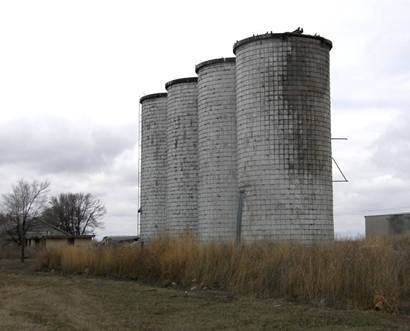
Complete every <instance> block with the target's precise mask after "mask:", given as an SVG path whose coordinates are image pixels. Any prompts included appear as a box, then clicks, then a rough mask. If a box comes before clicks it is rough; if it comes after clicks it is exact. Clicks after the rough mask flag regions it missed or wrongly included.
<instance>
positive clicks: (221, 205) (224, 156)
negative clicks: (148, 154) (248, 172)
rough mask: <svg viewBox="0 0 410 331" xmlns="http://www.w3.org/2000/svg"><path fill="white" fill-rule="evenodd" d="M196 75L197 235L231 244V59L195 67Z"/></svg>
mask: <svg viewBox="0 0 410 331" xmlns="http://www.w3.org/2000/svg"><path fill="white" fill-rule="evenodd" d="M196 73H197V74H198V155H199V187H198V234H199V238H200V239H202V240H215V241H220V240H234V239H235V231H236V230H235V229H236V219H237V208H238V195H239V193H238V183H237V164H236V119H235V116H236V92H235V58H220V59H214V60H209V61H205V62H202V63H200V64H198V65H197V66H196Z"/></svg>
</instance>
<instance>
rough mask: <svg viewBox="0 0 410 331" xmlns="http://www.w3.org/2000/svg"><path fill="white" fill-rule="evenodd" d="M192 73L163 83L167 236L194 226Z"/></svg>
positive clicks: (194, 81) (195, 123)
mask: <svg viewBox="0 0 410 331" xmlns="http://www.w3.org/2000/svg"><path fill="white" fill-rule="evenodd" d="M197 81H198V79H197V78H196V77H189V78H181V79H176V80H172V81H170V82H168V83H166V85H165V88H166V89H167V91H168V101H167V125H168V127H167V226H168V233H169V234H170V235H171V236H176V235H180V234H183V233H185V232H188V231H189V232H191V233H193V234H195V235H196V234H197V228H198V89H197Z"/></svg>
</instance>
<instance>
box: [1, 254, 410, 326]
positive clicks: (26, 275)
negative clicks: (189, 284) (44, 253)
mask: <svg viewBox="0 0 410 331" xmlns="http://www.w3.org/2000/svg"><path fill="white" fill-rule="evenodd" d="M33 263H34V262H33V261H28V263H26V264H25V265H24V266H22V265H21V264H20V263H19V262H18V261H16V260H4V259H3V260H0V330H12V331H13V330H306V329H315V330H346V329H349V330H410V316H409V315H404V314H400V315H397V314H389V313H384V312H376V311H370V310H369V311H361V310H337V309H330V308H326V307H320V306H314V305H302V304H292V303H290V302H286V301H284V300H275V299H255V298H252V297H245V296H233V295H231V294H230V293H227V292H221V291H210V290H205V291H203V290H192V291H187V292H186V291H184V290H178V289H173V288H160V287H152V286H147V285H144V284H141V283H140V282H137V281H132V280H116V279H109V278H103V277H87V276H84V275H63V274H58V273H55V272H35V271H33V270H34V268H33Z"/></svg>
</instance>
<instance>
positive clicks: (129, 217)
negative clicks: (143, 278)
mask: <svg viewBox="0 0 410 331" xmlns="http://www.w3.org/2000/svg"><path fill="white" fill-rule="evenodd" d="M409 13H410V1H405V0H395V1H360V0H356V1H314V0H312V1H297V0H292V1H272V0H271V1H259V0H252V1H240V0H237V1H221V0H219V1H213V0H208V1H192V0H191V1H178V0H173V1H155V0H150V1H119V0H117V1H102V0H99V1H88V0H81V1H74V0H71V1H55V0H53V1H41V0H37V1H1V2H0V193H6V192H8V191H9V190H10V187H11V184H12V183H14V182H15V181H16V180H17V179H18V178H25V179H28V180H32V179H39V180H42V179H47V180H49V181H50V182H51V184H52V193H57V192H67V191H72V192H76V191H86V192H92V193H94V194H95V195H97V196H98V197H100V198H101V199H102V200H103V201H104V202H105V204H106V207H107V210H108V213H107V215H106V217H105V229H103V230H100V231H99V235H100V236H101V235H105V234H136V231H137V230H136V214H137V206H136V200H137V188H136V187H137V171H136V169H137V135H138V100H139V97H141V96H142V95H144V94H147V93H154V92H162V91H164V84H165V82H167V81H169V80H171V79H175V78H180V77H185V76H192V75H194V66H195V64H197V63H199V62H201V61H204V60H207V59H212V58H217V57H227V56H232V55H233V54H232V46H233V43H234V42H235V41H236V40H239V39H242V38H246V37H248V36H250V35H252V34H259V33H265V32H267V31H274V32H285V31H291V30H294V29H295V28H297V27H298V26H301V27H303V28H304V30H305V33H309V34H314V33H318V34H320V35H322V36H324V37H326V38H328V39H331V40H332V41H333V45H334V48H333V49H332V51H331V98H332V130H333V133H332V135H333V136H334V137H348V138H349V140H348V141H347V142H344V141H340V142H333V156H334V158H335V159H336V160H337V161H338V163H339V165H340V166H341V167H342V169H343V171H344V172H345V174H346V175H347V177H348V179H349V181H350V182H349V183H335V185H334V206H335V229H336V232H337V234H339V235H361V234H363V233H364V219H363V215H365V214H376V213H388V212H401V211H410V201H409V192H410V176H409V175H408V170H409V168H410V153H409V152H410V130H409V129H408V126H409V123H410V109H409V107H410V33H409V31H410V20H409ZM335 176H338V174H337V172H335Z"/></svg>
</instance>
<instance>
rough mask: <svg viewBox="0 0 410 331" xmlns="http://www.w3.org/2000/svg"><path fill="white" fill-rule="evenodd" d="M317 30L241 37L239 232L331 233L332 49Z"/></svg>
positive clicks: (309, 236) (292, 236)
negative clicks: (330, 89) (316, 34)
mask: <svg viewBox="0 0 410 331" xmlns="http://www.w3.org/2000/svg"><path fill="white" fill-rule="evenodd" d="M331 48H332V43H331V42H330V41H329V40H326V39H324V38H322V37H319V36H310V35H302V34H296V33H269V34H265V35H259V36H253V37H250V38H247V39H243V40H241V41H238V42H236V43H235V45H234V53H235V54H236V93H237V139H238V182H239V189H240V192H241V193H240V212H239V215H240V216H241V217H240V219H239V221H240V223H241V228H242V238H243V239H245V240H248V239H249V240H253V239H273V240H301V241H304V242H310V241H313V240H319V239H333V232H334V230H333V200H332V161H331V136H330V93H329V50H330V49H331Z"/></svg>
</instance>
